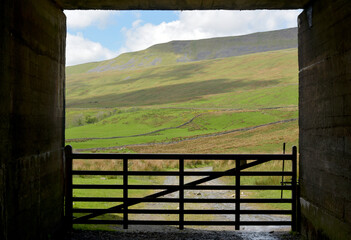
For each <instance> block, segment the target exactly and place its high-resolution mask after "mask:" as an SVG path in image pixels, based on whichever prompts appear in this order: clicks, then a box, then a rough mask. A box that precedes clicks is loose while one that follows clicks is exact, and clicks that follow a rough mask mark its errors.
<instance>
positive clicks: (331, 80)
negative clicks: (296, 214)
mask: <svg viewBox="0 0 351 240" xmlns="http://www.w3.org/2000/svg"><path fill="white" fill-rule="evenodd" d="M311 2H312V3H311V5H309V6H307V7H306V9H305V10H304V11H303V12H302V13H301V15H300V16H299V19H298V21H299V70H300V71H299V79H300V80H299V99H300V100H299V105H300V106H299V114H300V115H299V124H300V144H299V145H300V183H301V211H302V223H301V225H302V226H301V227H302V234H303V235H304V236H305V237H307V238H308V239H338V240H341V239H350V236H351V51H350V50H351V31H350V26H351V2H350V1H349V0H336V1H329V0H318V1H311Z"/></svg>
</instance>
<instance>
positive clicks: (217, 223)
mask: <svg viewBox="0 0 351 240" xmlns="http://www.w3.org/2000/svg"><path fill="white" fill-rule="evenodd" d="M73 223H74V224H123V220H79V219H77V220H73ZM183 223H184V225H213V226H233V225H235V224H236V222H235V221H184V222H183ZM128 225H179V222H178V221H155V220H153V221H151V220H130V221H128ZM240 225H241V226H280V225H291V221H271V222H270V221H250V222H249V221H240Z"/></svg>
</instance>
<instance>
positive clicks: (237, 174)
mask: <svg viewBox="0 0 351 240" xmlns="http://www.w3.org/2000/svg"><path fill="white" fill-rule="evenodd" d="M240 163H241V161H240V160H238V159H236V160H235V230H240V166H241V165H240Z"/></svg>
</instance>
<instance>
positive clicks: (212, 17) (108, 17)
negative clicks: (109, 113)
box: [65, 10, 301, 66]
mask: <svg viewBox="0 0 351 240" xmlns="http://www.w3.org/2000/svg"><path fill="white" fill-rule="evenodd" d="M300 12H301V10H290V11H268V10H261V11H225V10H216V11H93V10H91V11H79V10H76V11H65V14H66V16H67V42H66V65H67V66H70V65H76V64H81V63H86V62H92V61H101V60H106V59H111V58H114V57H116V56H118V55H119V54H121V53H124V52H130V51H138V50H143V49H145V48H147V47H150V46H152V45H154V44H157V43H163V42H169V41H172V40H193V39H203V38H212V37H222V36H238V35H244V34H249V33H253V32H262V31H270V30H276V29H283V28H288V27H296V26H297V16H298V14H299V13H300Z"/></svg>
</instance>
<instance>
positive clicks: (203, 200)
mask: <svg viewBox="0 0 351 240" xmlns="http://www.w3.org/2000/svg"><path fill="white" fill-rule="evenodd" d="M128 200H129V202H130V203H133V202H174V203H178V202H179V199H178V198H128ZM73 201H75V202H123V198H105V197H73ZM235 201H236V200H235V198H233V199H229V198H184V202H185V203H235ZM291 202H292V199H280V198H274V199H270V198H258V199H256V198H241V199H240V203H291Z"/></svg>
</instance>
